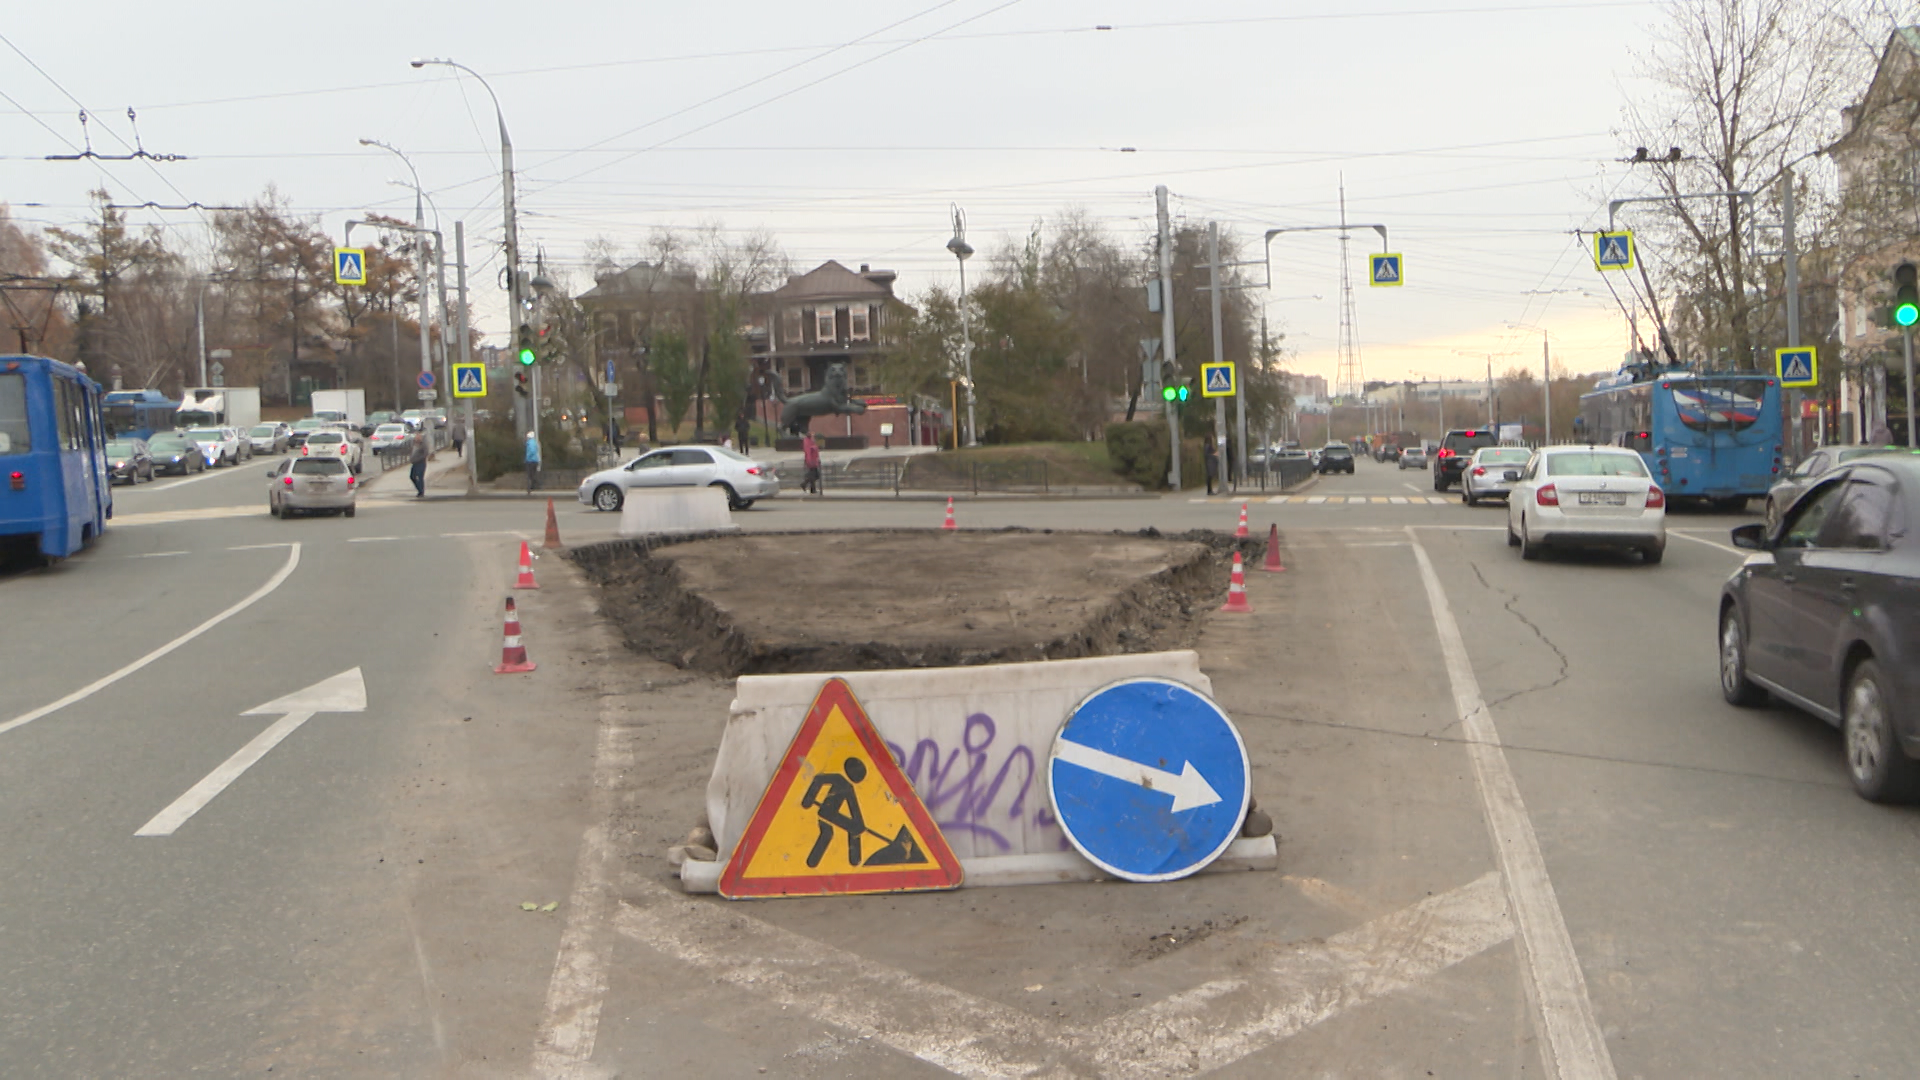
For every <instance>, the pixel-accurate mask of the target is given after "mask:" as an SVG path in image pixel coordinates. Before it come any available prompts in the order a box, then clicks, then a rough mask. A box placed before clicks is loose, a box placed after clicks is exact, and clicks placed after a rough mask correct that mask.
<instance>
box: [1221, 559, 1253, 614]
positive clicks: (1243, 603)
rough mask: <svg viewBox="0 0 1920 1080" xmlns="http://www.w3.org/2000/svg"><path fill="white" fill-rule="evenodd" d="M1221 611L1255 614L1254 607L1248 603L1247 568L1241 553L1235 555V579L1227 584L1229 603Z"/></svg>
mask: <svg viewBox="0 0 1920 1080" xmlns="http://www.w3.org/2000/svg"><path fill="white" fill-rule="evenodd" d="M1220 610H1221V611H1242V612H1246V613H1247V614H1249V615H1251V614H1253V605H1251V604H1249V603H1247V572H1246V566H1245V565H1244V564H1242V563H1241V561H1240V553H1239V552H1237V551H1236V552H1234V553H1233V578H1232V580H1230V581H1229V582H1228V583H1227V603H1226V605H1225V606H1224V607H1222V608H1221V609H1220Z"/></svg>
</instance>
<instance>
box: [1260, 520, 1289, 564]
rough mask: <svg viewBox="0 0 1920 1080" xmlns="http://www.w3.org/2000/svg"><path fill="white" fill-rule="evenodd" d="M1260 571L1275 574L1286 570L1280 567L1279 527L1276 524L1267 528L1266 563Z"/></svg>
mask: <svg viewBox="0 0 1920 1080" xmlns="http://www.w3.org/2000/svg"><path fill="white" fill-rule="evenodd" d="M1260 569H1262V570H1266V571H1268V572H1270V573H1275V574H1277V573H1279V572H1280V571H1282V570H1285V569H1286V567H1284V566H1281V565H1280V526H1279V525H1277V524H1275V525H1270V526H1268V527H1267V561H1266V562H1265V563H1263V564H1261V567H1260Z"/></svg>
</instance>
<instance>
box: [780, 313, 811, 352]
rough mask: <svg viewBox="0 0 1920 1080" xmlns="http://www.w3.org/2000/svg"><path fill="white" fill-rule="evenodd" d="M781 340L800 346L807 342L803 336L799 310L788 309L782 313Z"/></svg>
mask: <svg viewBox="0 0 1920 1080" xmlns="http://www.w3.org/2000/svg"><path fill="white" fill-rule="evenodd" d="M780 338H781V340H783V341H785V342H786V343H787V344H789V345H798V344H800V343H801V342H802V341H804V340H806V339H805V338H803V337H802V336H801V330H800V309H799V308H797V307H795V308H788V309H787V310H785V311H783V312H781V313H780Z"/></svg>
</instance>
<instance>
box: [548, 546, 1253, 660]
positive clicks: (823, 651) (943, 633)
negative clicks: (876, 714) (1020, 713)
mask: <svg viewBox="0 0 1920 1080" xmlns="http://www.w3.org/2000/svg"><path fill="white" fill-rule="evenodd" d="M1234 544H1235V541H1233V540H1232V539H1231V538H1228V537H1222V536H1220V535H1218V534H1215V533H1209V532H1194V533H1188V534H1186V535H1184V536H1177V537H1168V536H1162V535H1161V534H1160V533H1158V532H1157V531H1155V530H1151V529H1149V530H1145V531H1143V532H1140V533H1063V532H1029V531H1025V530H1003V531H998V532H960V533H941V532H928V531H925V530H914V531H872V532H820V533H756V534H750V535H739V534H732V535H726V536H708V537H691V538H687V539H684V540H680V541H677V542H663V541H661V540H657V539H656V540H653V541H652V542H650V543H649V542H646V541H640V540H625V541H614V542H611V543H605V544H595V545H591V546H588V547H583V548H579V549H576V550H575V551H574V552H573V553H572V558H573V559H574V560H575V561H576V562H577V563H579V564H580V566H581V567H582V568H583V569H585V570H586V571H587V573H588V575H589V576H590V577H591V578H592V579H593V580H594V582H595V583H596V584H597V585H598V586H599V589H600V593H601V604H602V607H603V610H604V611H605V612H606V614H607V615H608V616H609V617H610V618H611V619H612V620H613V621H614V623H615V624H616V625H617V626H619V627H620V629H621V632H622V633H623V634H624V635H625V637H626V641H627V645H628V646H629V647H630V648H632V649H634V650H636V651H638V652H641V653H644V654H646V655H649V656H653V657H657V658H659V659H661V660H665V661H667V662H669V663H672V664H675V665H677V666H679V667H682V668H689V669H693V670H698V671H709V672H714V673H717V674H720V675H725V676H735V675H749V674H769V673H781V672H798V671H857V670H877V669H883V668H911V667H954V666H960V665H968V664H994V663H1010V662H1015V661H1027V660H1059V659H1069V658H1073V657H1081V656H1111V655H1118V654H1123V653H1138V652H1157V651H1160V650H1164V649H1179V648H1187V647H1189V646H1191V645H1192V644H1193V643H1194V641H1196V640H1197V639H1198V637H1199V631H1200V617H1201V616H1202V615H1203V614H1204V613H1205V612H1207V611H1209V610H1211V609H1212V608H1216V607H1218V606H1220V604H1221V603H1222V601H1223V600H1224V598H1225V596H1226V590H1227V577H1228V565H1229V563H1230V561H1231V558H1232V556H1231V552H1232V551H1233V548H1234ZM1259 550H1260V547H1259V545H1258V544H1246V543H1245V542H1242V546H1241V551H1242V553H1243V555H1246V556H1248V557H1251V556H1252V555H1254V554H1256V553H1257V552H1258V551H1259Z"/></svg>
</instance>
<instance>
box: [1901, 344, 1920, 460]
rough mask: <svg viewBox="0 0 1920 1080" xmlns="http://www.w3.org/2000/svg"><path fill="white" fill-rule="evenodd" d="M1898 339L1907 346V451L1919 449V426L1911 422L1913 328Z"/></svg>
mask: <svg viewBox="0 0 1920 1080" xmlns="http://www.w3.org/2000/svg"><path fill="white" fill-rule="evenodd" d="M1900 337H1901V339H1902V340H1904V341H1905V342H1906V345H1907V449H1909V450H1914V449H1920V424H1915V423H1914V422H1913V327H1911V326H1909V327H1906V328H1905V329H1904V330H1902V331H1901V334H1900Z"/></svg>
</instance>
